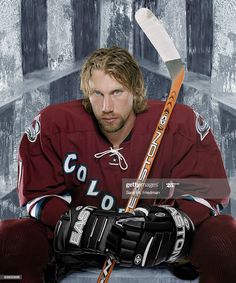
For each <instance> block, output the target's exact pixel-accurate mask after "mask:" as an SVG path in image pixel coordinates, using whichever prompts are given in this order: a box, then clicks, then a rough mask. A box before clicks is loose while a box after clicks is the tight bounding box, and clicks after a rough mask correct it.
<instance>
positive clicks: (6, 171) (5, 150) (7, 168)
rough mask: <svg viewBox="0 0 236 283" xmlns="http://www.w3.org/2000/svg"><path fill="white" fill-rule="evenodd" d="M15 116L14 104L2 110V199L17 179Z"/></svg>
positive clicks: (0, 171)
mask: <svg viewBox="0 0 236 283" xmlns="http://www.w3.org/2000/svg"><path fill="white" fill-rule="evenodd" d="M14 114H15V107H14V104H9V105H7V106H6V107H4V109H3V108H2V109H1V113H0V162H1V166H0V197H1V196H2V195H4V194H6V192H8V190H9V187H12V185H13V181H14V180H12V179H15V178H14V177H15V176H12V173H13V172H12V166H13V151H14V149H13V127H14V120H15V115H14Z"/></svg>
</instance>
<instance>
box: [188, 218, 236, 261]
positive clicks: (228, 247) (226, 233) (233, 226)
mask: <svg viewBox="0 0 236 283" xmlns="http://www.w3.org/2000/svg"><path fill="white" fill-rule="evenodd" d="M235 235H236V221H235V219H234V218H233V217H231V216H229V215H220V216H216V217H210V218H209V219H208V220H206V221H205V222H204V223H202V224H201V225H200V227H198V228H197V229H196V234H195V237H194V240H193V245H192V249H191V257H192V258H193V259H194V261H195V262H197V263H198V264H199V265H202V264H206V265H209V262H212V263H213V262H214V261H217V263H218V264H224V263H225V264H227V265H228V266H229V265H230V264H231V263H230V261H231V262H232V263H234V264H235V262H236V253H235V250H236V237H235Z"/></svg>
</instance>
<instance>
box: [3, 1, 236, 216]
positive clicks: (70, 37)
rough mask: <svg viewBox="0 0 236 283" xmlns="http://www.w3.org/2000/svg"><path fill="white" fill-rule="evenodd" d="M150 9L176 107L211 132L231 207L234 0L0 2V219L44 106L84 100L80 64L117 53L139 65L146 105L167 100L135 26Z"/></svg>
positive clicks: (235, 113)
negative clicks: (22, 146)
mask: <svg viewBox="0 0 236 283" xmlns="http://www.w3.org/2000/svg"><path fill="white" fill-rule="evenodd" d="M139 7H148V8H150V9H151V10H152V11H153V12H154V13H155V14H156V15H158V17H159V18H160V19H161V21H162V22H163V24H164V25H165V27H166V29H167V31H168V33H169V34H170V36H171V37H172V39H173V40H174V42H175V45H176V47H177V49H178V50H179V52H180V54H181V57H182V58H183V61H184V62H185V66H186V71H187V73H186V78H185V81H184V85H183V87H182V89H181V92H180V96H179V102H180V103H185V104H188V105H190V106H191V107H193V108H194V109H195V110H197V111H198V112H200V113H201V114H202V115H203V116H204V117H205V118H206V119H207V120H208V121H209V123H210V125H211V127H212V130H213V132H214V134H215V137H216V139H217V142H218V144H219V147H220V149H221V152H222V157H223V160H224V163H225V167H226V170H227V174H228V177H229V180H230V182H231V187H232V190H233V193H232V201H231V207H230V206H229V208H228V212H230V210H231V212H233V213H235V210H236V204H234V199H236V186H235V183H236V22H235V19H234V17H235V14H236V0H231V1H221V0H194V1H192V0H156V1H154V0H146V1H144V0H138V1H132V0H100V1H99V0H37V1H34V0H2V1H1V2H0V18H1V22H0V161H1V163H0V219H5V218H9V217H17V216H20V215H22V213H24V211H23V210H22V209H20V208H19V205H18V199H17V194H16V190H15V188H16V182H17V149H18V145H19V141H20V138H21V136H22V133H23V132H24V130H25V129H26V127H27V125H29V123H30V122H31V120H32V118H33V117H34V116H35V115H36V114H37V113H38V111H40V110H41V109H42V108H44V107H45V106H47V105H49V104H52V103H59V102H63V101H67V100H71V99H75V98H79V97H81V93H80V90H79V80H78V78H79V73H80V69H81V65H82V63H83V60H84V58H85V57H86V56H87V55H88V54H89V53H90V52H92V51H93V50H95V49H96V48H98V47H105V46H112V45H119V46H122V47H124V48H126V49H127V50H129V51H130V52H131V53H133V54H134V56H135V57H136V58H137V60H138V61H139V63H140V65H141V67H142V70H143V73H144V77H145V81H146V85H147V88H148V94H149V97H152V98H159V99H160V98H164V97H165V96H166V94H167V93H168V90H169V87H170V81H169V77H168V74H167V71H166V68H165V66H164V64H163V63H162V62H161V61H160V60H159V57H158V54H157V53H156V51H155V50H154V48H153V47H152V46H151V44H150V43H149V42H148V40H147V39H146V38H145V37H144V36H143V34H142V33H141V32H140V30H139V28H138V26H137V25H136V23H135V22H134V13H135V11H136V10H137V9H138V8H139Z"/></svg>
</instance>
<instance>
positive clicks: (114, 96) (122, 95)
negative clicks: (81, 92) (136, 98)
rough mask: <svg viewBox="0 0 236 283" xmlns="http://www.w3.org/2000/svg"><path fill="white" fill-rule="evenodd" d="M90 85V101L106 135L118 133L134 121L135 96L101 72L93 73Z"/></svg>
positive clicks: (95, 71)
mask: <svg viewBox="0 0 236 283" xmlns="http://www.w3.org/2000/svg"><path fill="white" fill-rule="evenodd" d="M89 84H90V88H91V90H92V91H91V94H90V95H89V100H90V103H91V106H92V109H93V113H94V115H95V117H96V118H97V121H98V123H99V126H100V128H101V130H102V131H103V132H104V133H115V132H118V131H119V130H120V129H122V128H123V127H124V126H125V125H126V124H128V123H129V121H131V120H132V119H133V117H134V116H135V114H134V111H133V94H132V93H131V92H130V91H129V90H128V89H127V88H126V87H124V86H123V85H121V84H120V83H119V82H118V81H116V80H115V79H114V78H113V77H111V76H110V75H108V74H105V73H104V72H103V71H101V70H94V71H93V72H92V76H91V79H90V81H89Z"/></svg>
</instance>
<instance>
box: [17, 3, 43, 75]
mask: <svg viewBox="0 0 236 283" xmlns="http://www.w3.org/2000/svg"><path fill="white" fill-rule="evenodd" d="M46 5H47V3H46V0H37V1H35V0H24V1H21V37H22V62H23V66H22V67H23V73H24V74H27V73H29V72H32V71H34V70H37V69H42V68H44V67H46V66H47V64H48V62H47V61H48V58H47V6H46Z"/></svg>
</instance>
